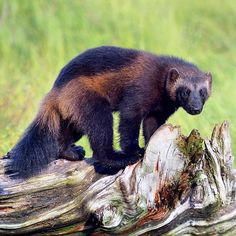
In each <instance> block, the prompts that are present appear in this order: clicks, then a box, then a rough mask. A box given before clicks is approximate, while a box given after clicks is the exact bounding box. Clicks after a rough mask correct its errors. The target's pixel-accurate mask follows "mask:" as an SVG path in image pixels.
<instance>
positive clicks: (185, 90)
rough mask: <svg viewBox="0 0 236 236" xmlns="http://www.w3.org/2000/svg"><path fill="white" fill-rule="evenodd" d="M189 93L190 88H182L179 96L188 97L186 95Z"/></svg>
mask: <svg viewBox="0 0 236 236" xmlns="http://www.w3.org/2000/svg"><path fill="white" fill-rule="evenodd" d="M189 94H190V90H189V89H187V88H186V89H183V90H182V91H181V96H182V97H183V98H188V96H189Z"/></svg>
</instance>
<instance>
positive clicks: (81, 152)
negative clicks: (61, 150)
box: [71, 145, 85, 159]
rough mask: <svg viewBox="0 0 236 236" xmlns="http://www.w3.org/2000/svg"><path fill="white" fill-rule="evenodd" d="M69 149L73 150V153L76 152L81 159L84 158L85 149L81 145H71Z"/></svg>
mask: <svg viewBox="0 0 236 236" xmlns="http://www.w3.org/2000/svg"><path fill="white" fill-rule="evenodd" d="M71 150H72V151H73V152H74V153H77V154H78V156H79V158H80V159H82V158H84V156H85V150H84V148H83V147H82V146H75V145H73V146H71Z"/></svg>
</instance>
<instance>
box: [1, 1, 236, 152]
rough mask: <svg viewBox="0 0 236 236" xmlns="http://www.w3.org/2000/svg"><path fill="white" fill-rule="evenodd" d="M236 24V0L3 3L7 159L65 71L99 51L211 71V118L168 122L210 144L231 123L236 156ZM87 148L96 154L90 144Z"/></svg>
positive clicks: (180, 114) (181, 117) (182, 116)
mask: <svg viewBox="0 0 236 236" xmlns="http://www.w3.org/2000/svg"><path fill="white" fill-rule="evenodd" d="M235 22H236V14H235V1H233V0H228V1H225V2H224V3H222V1H219V0H209V1H207V2H206V1H202V0H200V1H188V0H173V1H164V0H152V1H151V0H150V1H149V0H136V1H132V0H112V1H108V0H98V1H95V0H94V1H92V0H86V1H84V0H80V1H78V0H76V1H73V0H67V1H65V0H51V1H49V0H48V1H46V0H34V1H29V0H11V1H8V0H6V1H4V0H0V55H1V57H0V155H2V154H4V153H6V152H7V151H8V150H9V149H10V148H11V147H12V146H13V145H14V144H15V143H16V141H17V140H18V138H19V137H20V135H21V134H22V133H23V131H24V129H25V128H26V127H27V126H28V124H29V123H30V121H31V120H32V119H33V117H34V116H35V113H36V111H37V108H38V106H39V103H40V100H41V99H42V97H43V96H44V95H45V94H46V93H47V92H48V91H49V90H50V88H51V86H52V84H53V82H54V80H55V78H56V76H57V74H58V72H59V70H60V69H61V68H62V66H63V65H64V64H65V63H67V62H68V61H69V60H70V59H71V58H72V57H74V56H75V55H77V54H78V53H80V52H82V51H84V50H85V49H87V48H91V47H96V46H99V45H117V46H122V47H132V48H139V49H144V50H148V51H151V52H154V53H157V54H171V55H176V56H179V57H183V58H185V59H187V60H189V61H191V62H193V63H195V64H197V65H199V67H200V68H202V69H203V70H205V71H211V72H212V74H213V79H214V80H213V95H212V97H211V98H210V99H209V101H208V102H207V104H206V105H205V108H204V111H203V112H202V113H201V114H200V115H199V116H190V115H188V114H186V113H185V112H184V111H183V110H179V111H178V112H177V113H176V114H174V115H173V116H172V117H171V118H170V120H169V122H171V123H173V124H178V125H180V126H181V127H182V131H183V132H184V133H185V134H188V133H189V132H190V131H191V130H192V129H193V128H197V129H198V130H199V131H200V132H201V134H202V135H203V136H208V137H209V136H210V134H211V130H212V128H213V126H214V124H216V123H220V122H222V121H223V120H228V121H229V122H230V124H231V135H232V142H233V150H234V153H235V151H236V145H235V144H236V102H235V98H234V96H235V94H234V92H235V89H236V78H234V77H235V76H236V74H235V65H236V57H235V55H236V44H235V42H236V31H235V30H234V28H235ZM116 120H117V117H116ZM115 137H116V143H117V138H118V134H117V133H116V134H115ZM82 144H83V145H84V146H85V147H86V149H87V150H89V146H88V142H87V140H86V139H83V140H82ZM116 146H117V144H116ZM89 154H91V152H89Z"/></svg>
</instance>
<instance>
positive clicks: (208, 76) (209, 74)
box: [205, 72, 212, 89]
mask: <svg viewBox="0 0 236 236" xmlns="http://www.w3.org/2000/svg"><path fill="white" fill-rule="evenodd" d="M205 76H206V79H207V81H208V83H209V87H210V89H211V85H212V75H211V72H207V73H205Z"/></svg>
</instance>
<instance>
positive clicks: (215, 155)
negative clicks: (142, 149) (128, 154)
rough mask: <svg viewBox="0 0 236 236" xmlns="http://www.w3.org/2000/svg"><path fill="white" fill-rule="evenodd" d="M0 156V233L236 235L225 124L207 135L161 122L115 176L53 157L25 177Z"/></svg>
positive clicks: (235, 182) (235, 181) (234, 186)
mask: <svg viewBox="0 0 236 236" xmlns="http://www.w3.org/2000/svg"><path fill="white" fill-rule="evenodd" d="M6 162H7V160H1V162H0V172H1V173H0V181H1V182H0V235H11V234H14V235H16V234H22V235H26V234H29V235H90V234H92V235H114V234H120V235H142V234H144V235H185V234H186V235H191V234H193V235H220V234H222V235H236V178H235V177H236V174H235V170H234V169H233V156H232V153H231V143H230V136H229V127H228V123H227V122H224V123H223V124H222V125H217V126H216V127H215V129H214V131H213V134H212V138H211V139H210V140H208V139H205V140H203V139H202V138H201V137H200V135H199V133H198V131H196V130H193V131H192V132H191V134H190V135H189V137H184V136H183V135H181V134H180V131H179V128H178V127H175V126H172V125H164V126H162V127H161V128H160V129H159V130H158V131H156V133H155V134H154V135H153V137H152V138H151V140H150V143H149V144H148V147H147V149H146V153H145V156H144V158H143V160H142V161H139V162H138V163H136V164H134V165H132V166H128V167H127V168H126V169H125V170H124V171H120V172H119V173H117V174H116V175H113V176H103V175H99V174H96V173H95V172H94V169H93V166H92V165H91V164H89V163H88V162H85V161H81V162H69V161H65V160H57V161H55V162H54V163H52V164H51V165H50V166H49V168H48V169H47V170H45V171H44V172H43V173H42V174H41V175H38V176H35V177H33V178H30V179H28V180H26V181H13V180H10V179H9V178H7V177H6V176H4V174H3V173H4V166H5V165H6Z"/></svg>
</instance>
